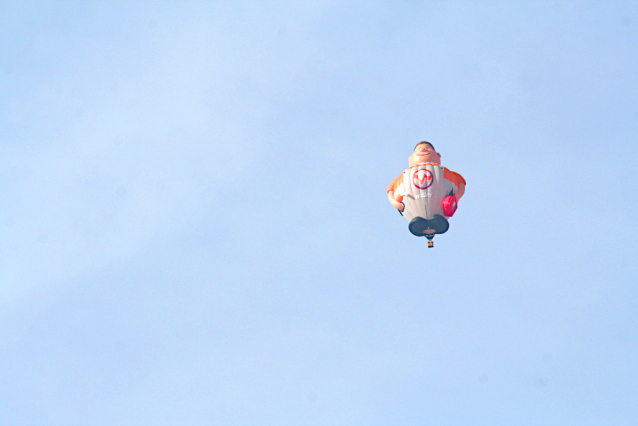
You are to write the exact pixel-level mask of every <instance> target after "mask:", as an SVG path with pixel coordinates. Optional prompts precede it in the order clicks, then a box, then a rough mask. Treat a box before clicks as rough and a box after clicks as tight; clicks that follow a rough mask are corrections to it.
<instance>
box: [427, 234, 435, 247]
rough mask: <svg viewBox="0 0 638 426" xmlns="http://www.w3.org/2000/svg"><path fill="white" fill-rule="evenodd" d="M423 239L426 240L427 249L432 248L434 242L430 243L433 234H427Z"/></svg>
mask: <svg viewBox="0 0 638 426" xmlns="http://www.w3.org/2000/svg"><path fill="white" fill-rule="evenodd" d="M425 238H427V239H428V248H432V247H434V241H432V238H434V234H427V235H426V236H425Z"/></svg>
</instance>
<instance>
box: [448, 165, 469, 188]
mask: <svg viewBox="0 0 638 426" xmlns="http://www.w3.org/2000/svg"><path fill="white" fill-rule="evenodd" d="M443 177H444V178H445V179H447V180H449V181H450V182H452V183H453V184H454V185H456V187H457V188H461V184H463V185H465V184H466V183H465V179H463V176H461V175H460V174H458V173H456V172H452V171H450V170H448V169H446V168H445V167H443Z"/></svg>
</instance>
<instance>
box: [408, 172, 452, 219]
mask: <svg viewBox="0 0 638 426" xmlns="http://www.w3.org/2000/svg"><path fill="white" fill-rule="evenodd" d="M453 189H455V188H454V184H453V183H452V182H450V181H449V180H447V179H445V178H444V170H443V167H442V166H441V165H439V164H434V163H420V164H415V165H414V166H412V167H409V168H407V169H406V170H405V171H404V172H403V183H401V184H400V185H399V186H398V187H397V189H396V191H395V194H398V195H402V196H403V200H402V202H403V205H404V206H405V207H404V209H403V211H402V212H401V213H402V214H403V216H404V217H405V218H406V219H407V220H408V221H410V220H412V219H413V218H415V217H421V218H423V219H431V218H432V217H433V216H434V215H435V214H438V215H441V216H443V217H445V218H446V219H448V216H446V215H445V212H444V211H443V198H445V197H446V196H447V195H450V192H451V191H452V190H453Z"/></svg>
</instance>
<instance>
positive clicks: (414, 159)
mask: <svg viewBox="0 0 638 426" xmlns="http://www.w3.org/2000/svg"><path fill="white" fill-rule="evenodd" d="M408 163H409V165H410V167H412V166H414V165H415V164H419V163H436V164H441V154H439V153H438V152H436V150H435V149H434V146H433V145H432V144H431V143H430V142H419V143H418V144H417V146H416V147H414V152H413V153H412V155H410V157H409V158H408Z"/></svg>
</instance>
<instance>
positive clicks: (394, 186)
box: [386, 173, 403, 193]
mask: <svg viewBox="0 0 638 426" xmlns="http://www.w3.org/2000/svg"><path fill="white" fill-rule="evenodd" d="M402 183H403V173H401V174H400V175H399V177H398V178H396V179H395V180H393V181H392V182H391V183H390V186H388V190H387V191H386V193H388V192H390V191H395V190H396V189H397V187H398V186H399V185H401V184H402Z"/></svg>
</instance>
